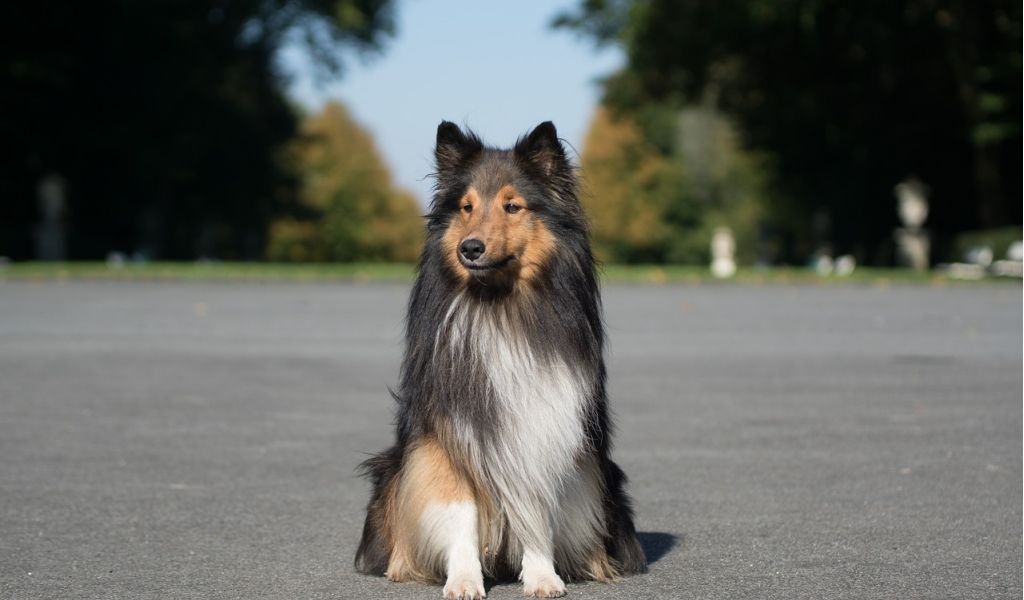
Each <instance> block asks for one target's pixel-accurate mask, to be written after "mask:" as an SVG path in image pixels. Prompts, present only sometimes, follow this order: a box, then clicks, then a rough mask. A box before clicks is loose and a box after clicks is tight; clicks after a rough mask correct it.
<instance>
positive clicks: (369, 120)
mask: <svg viewBox="0 0 1024 600" xmlns="http://www.w3.org/2000/svg"><path fill="white" fill-rule="evenodd" d="M573 6H575V2H543V1H540V0H527V1H521V2H469V1H434V2H430V1H427V0H405V1H399V3H398V32H397V35H396V36H395V37H394V38H392V39H391V40H390V41H389V42H388V43H387V45H386V47H385V50H384V53H383V54H382V55H380V56H376V57H374V58H372V59H370V60H369V61H365V62H360V61H359V60H348V61H347V67H348V68H347V70H346V72H345V75H344V76H343V77H342V78H341V79H340V80H338V81H336V82H330V83H327V84H324V83H322V82H317V81H316V80H315V79H314V77H315V72H314V71H313V70H312V69H310V68H309V67H308V64H307V63H306V61H305V59H304V58H303V57H302V56H301V54H300V53H298V52H296V51H294V50H286V52H285V55H284V62H285V65H286V67H287V68H288V69H289V70H291V71H292V72H293V73H294V80H293V82H292V84H291V86H290V93H291V95H292V97H293V98H294V99H295V100H297V101H298V102H299V103H300V104H302V105H303V106H306V107H307V108H310V109H314V110H315V109H317V108H319V107H320V106H321V105H322V104H323V103H324V102H326V101H328V100H332V99H340V100H341V101H343V102H344V103H345V104H346V105H347V106H348V107H349V109H350V110H351V111H352V112H353V114H354V115H355V117H356V119H357V120H358V121H359V122H360V123H361V124H362V125H363V126H364V127H366V128H368V129H369V130H370V131H371V132H372V133H373V135H374V137H375V138H376V141H377V144H378V147H379V148H380V150H381V152H382V153H383V154H384V156H385V159H386V160H387V162H388V165H389V166H390V167H391V170H392V173H393V174H394V177H395V180H396V182H397V183H398V185H399V186H401V187H403V188H406V189H408V190H410V191H412V192H413V193H415V194H416V195H417V197H418V198H419V199H420V201H421V202H426V201H427V199H428V198H429V194H430V186H431V182H430V180H429V179H427V178H425V176H426V175H427V174H428V173H430V171H431V170H432V152H433V144H434V135H435V132H436V130H437V124H438V123H440V122H441V120H442V119H447V120H450V121H454V122H456V123H459V124H460V125H463V124H465V125H469V126H470V127H471V128H472V129H473V130H474V131H476V132H477V133H478V134H479V135H480V136H481V137H482V138H483V139H484V141H485V142H488V143H490V144H492V145H495V146H508V145H510V144H511V143H512V142H513V141H515V139H516V137H518V136H519V135H521V134H523V133H525V132H527V131H528V130H529V129H530V128H531V127H533V126H535V125H536V124H538V123H540V122H542V121H546V120H551V121H554V123H555V125H556V127H557V128H558V131H559V135H560V136H561V137H562V138H564V139H565V140H567V141H568V142H569V143H571V144H572V145H573V146H575V147H576V149H577V150H579V151H581V152H582V141H583V137H584V136H585V134H586V128H587V124H588V123H589V121H590V118H591V116H592V114H593V110H594V107H595V105H596V102H597V99H598V97H599V89H598V86H597V84H596V80H597V79H598V78H599V77H601V76H604V75H607V74H609V73H611V72H612V71H613V70H615V68H617V67H618V65H620V64H621V63H622V55H621V52H619V51H618V50H617V49H604V50H601V51H598V50H596V49H594V48H593V46H592V45H591V44H590V43H589V42H588V41H586V40H582V39H578V38H577V37H576V36H575V35H574V34H572V33H571V32H567V31H562V30H559V31H554V30H552V29H551V28H550V27H549V23H550V22H551V19H552V17H553V16H554V15H555V14H557V13H559V12H561V11H563V10H565V9H568V8H571V7H573ZM570 152H571V150H570Z"/></svg>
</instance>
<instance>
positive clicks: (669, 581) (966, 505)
mask: <svg viewBox="0 0 1024 600" xmlns="http://www.w3.org/2000/svg"><path fill="white" fill-rule="evenodd" d="M407 292H408V287H407V286H405V285H400V284H358V283H348V284H338V283H313V284H285V283H281V284H276V283H237V284H227V283H142V282H139V283H132V282H125V283H102V282H96V283H90V282H65V283H59V282H54V283H31V282H0V598H5V599H7V598H9V599H17V600H22V599H29V598H33V599H34V598H62V599H63V598H130V599H136V598H138V599H146V598H160V599H169V598H239V599H241V598H245V599H252V598H287V599H290V598H296V599H301V598H403V599H405V598H408V599H413V598H417V599H418V598H440V597H441V590H440V588H437V587H431V586H426V585H420V584H393V583H389V582H386V581H385V580H383V579H380V578H374V577H367V576H363V575H359V574H357V573H355V571H354V570H353V568H352V559H353V554H354V551H355V547H356V543H357V541H358V536H359V532H360V528H361V526H362V519H363V510H364V506H365V503H366V500H367V498H368V486H367V484H366V483H365V482H364V481H362V480H361V479H359V478H358V477H357V476H356V475H355V473H354V469H355V467H356V465H357V464H358V463H359V462H360V461H361V460H362V459H363V458H364V457H365V453H367V452H372V451H376V450H379V449H381V448H383V447H384V446H386V445H387V444H388V443H389V442H390V440H391V435H392V433H391V416H392V401H391V400H390V398H389V396H388V394H387V389H386V388H387V386H388V385H393V384H394V382H395V380H396V377H397V369H398V361H399V358H400V354H401V349H402V346H401V332H402V324H401V320H402V317H403V311H404V304H405V300H406V294H407ZM605 307H606V316H607V325H608V333H609V340H610V351H609V354H608V366H609V376H610V395H611V398H612V406H613V409H614V412H615V413H616V415H617V425H618V434H617V438H616V446H615V451H614V456H615V458H616V459H617V460H618V461H619V463H620V464H621V465H622V467H623V468H624V469H625V471H626V472H627V474H628V475H629V476H630V478H631V485H630V489H631V491H632V494H633V496H634V498H635V500H636V509H637V526H638V529H639V530H640V531H641V532H642V533H641V537H642V541H643V544H644V546H645V548H646V550H647V552H648V554H649V557H650V560H651V571H650V573H648V574H646V575H642V576H638V577H632V578H629V579H626V580H624V581H623V582H622V583H619V584H616V585H602V584H593V583H591V584H573V585H570V586H569V594H570V598H648V597H658V598H695V599H702V598H722V599H741V598H780V599H793V598H851V599H858V600H861V599H871V598H887V599H888V598H957V599H965V598H986V599H989V598H1020V597H1021V568H1022V558H1021V548H1022V525H1021V524H1022V515H1021V506H1022V483H1021V473H1022V464H1021V457H1022V442H1021V440H1022V433H1021V423H1022V415H1021V409H1022V377H1021V375H1022V349H1021V347H1022V320H1021V314H1022V295H1021V287H1020V286H1019V285H1013V284H1004V285H984V284H977V285H954V286H948V287H932V286H899V285H894V286H890V287H874V286H774V285H768V286H761V287H758V286H746V285H731V284H726V285H703V286H668V285H667V286H635V287H630V286H620V285H611V286H608V287H606V289H605ZM488 594H489V597H490V598H517V597H519V596H520V594H521V588H520V587H519V586H518V585H517V584H515V583H511V582H509V583H499V584H496V585H493V586H491V587H490V588H489V591H488Z"/></svg>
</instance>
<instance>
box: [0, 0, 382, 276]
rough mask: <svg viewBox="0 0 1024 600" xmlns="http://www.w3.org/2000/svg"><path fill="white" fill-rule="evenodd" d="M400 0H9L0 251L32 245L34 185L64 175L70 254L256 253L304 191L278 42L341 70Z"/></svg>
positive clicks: (375, 38)
mask: <svg viewBox="0 0 1024 600" xmlns="http://www.w3.org/2000/svg"><path fill="white" fill-rule="evenodd" d="M391 10H392V6H391V2H390V1H389V0H333V1H327V0H320V1H317V0H242V1H240V2H224V1H215V2H200V1H198V0H174V1H171V0H156V1H152V2H130V1H127V0H99V1H97V2H88V3H84V2H56V3H54V2H46V3H39V2H35V3H33V2H8V3H4V4H3V8H0V44H2V45H3V53H2V59H0V66H2V68H0V110H2V112H3V114H4V119H3V121H2V124H0V137H2V138H3V140H4V143H3V145H2V150H0V153H2V154H0V195H2V196H3V198H4V200H3V202H0V254H5V255H8V256H12V257H15V258H27V257H30V256H31V255H32V234H31V231H32V226H33V224H34V223H35V222H37V220H38V218H39V215H38V214H37V207H36V200H35V186H36V184H37V182H38V181H39V179H40V178H41V177H42V176H43V175H45V174H46V173H49V172H56V173H58V174H60V175H61V176H62V177H63V178H64V179H65V180H66V181H67V182H68V190H69V197H68V204H69V206H68V209H67V219H68V223H67V228H68V233H69V238H70V239H69V251H70V254H71V256H72V257H74V258H98V257H102V256H104V255H105V254H106V253H107V252H109V251H111V250H119V251H125V252H133V251H137V252H141V253H143V254H145V255H148V256H150V257H153V258H165V259H166V258H171V259H184V258H194V257H196V256H215V257H223V258H255V257H259V256H261V255H262V253H263V251H264V245H265V238H266V228H267V224H268V222H269V220H270V219H271V217H272V216H273V215H275V214H279V213H281V212H284V211H287V210H289V209H290V208H291V207H293V206H294V204H295V202H296V201H297V190H298V182H297V180H296V179H295V177H294V176H293V175H292V174H290V173H289V172H288V171H287V169H286V168H284V166H283V165H282V164H281V162H280V160H279V155H280V153H281V150H282V148H283V147H284V146H285V145H286V144H287V143H288V141H289V140H291V138H292V137H293V135H294V133H295V129H296V118H295V115H294V112H293V110H292V108H291V107H290V106H289V104H288V102H287V101H286V99H285V97H284V95H283V92H282V83H283V82H284V78H285V74H284V73H282V72H281V71H280V69H279V68H278V67H277V65H276V55H277V51H278V50H279V49H280V48H281V47H282V46H283V45H284V44H285V43H289V42H291V41H295V42H296V43H304V44H305V45H306V47H307V48H309V49H310V50H311V52H312V53H313V55H314V57H318V58H319V59H320V60H321V62H322V64H323V68H324V69H325V70H326V71H327V72H330V73H337V72H339V69H340V64H341V63H340V62H339V59H338V58H337V57H338V56H339V53H340V52H342V51H348V50H351V51H357V52H365V51H372V50H375V49H377V48H379V46H380V44H381V41H382V39H383V37H384V36H385V35H387V34H388V33H389V32H390V31H391V30H392V19H391Z"/></svg>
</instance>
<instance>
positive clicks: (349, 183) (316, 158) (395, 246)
mask: <svg viewBox="0 0 1024 600" xmlns="http://www.w3.org/2000/svg"><path fill="white" fill-rule="evenodd" d="M290 157H291V163H292V167H293V170H294V172H295V173H296V174H297V175H298V177H299V179H300V182H301V187H300V209H299V210H298V211H297V213H298V214H297V215H296V216H293V217H289V218H285V219H280V220H278V221H276V222H275V223H274V224H273V226H272V228H271V238H270V243H269V246H268V249H267V256H268V258H270V259H272V260H298V261H309V260H315V261H323V260H341V261H353V260H371V261H372V260H388V261H403V262H411V261H413V260H415V258H416V256H417V255H418V253H419V249H420V245H421V236H422V233H421V231H422V228H423V226H422V220H421V219H420V212H421V210H420V207H419V205H418V204H417V203H416V200H415V199H414V198H413V196H412V195H411V194H409V193H408V192H405V191H402V190H398V189H396V188H395V186H394V185H393V183H392V181H391V175H390V173H389V172H388V169H387V167H386V166H385V164H384V161H383V159H382V158H381V156H380V153H379V152H378V151H377V148H376V146H375V145H374V143H373V139H372V138H371V136H370V134H369V133H367V131H366V130H365V129H363V128H362V127H360V126H359V125H358V124H357V123H356V122H355V121H354V120H353V119H352V117H351V115H349V113H348V111H347V110H345V107H343V106H342V105H341V104H337V103H330V104H327V105H326V106H325V107H324V109H323V111H321V112H320V113H319V114H317V115H314V116H311V117H309V118H307V119H306V120H305V121H304V122H303V124H302V127H301V134H300V136H299V138H298V139H297V140H296V141H295V142H294V143H293V145H292V147H291V149H290Z"/></svg>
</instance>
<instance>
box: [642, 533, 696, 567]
mask: <svg viewBox="0 0 1024 600" xmlns="http://www.w3.org/2000/svg"><path fill="white" fill-rule="evenodd" d="M636 537H637V538H638V539H639V540H640V547H641V548H643V549H644V555H645V556H646V557H647V564H651V565H653V564H654V563H656V562H658V561H659V560H661V558H662V557H663V556H665V555H666V554H668V553H669V552H671V551H672V548H675V547H676V545H677V544H679V543H681V542H682V541H683V539H684V538H685V537H686V536H685V535H675V534H672V533H665V532H663V531H638V532H637V534H636Z"/></svg>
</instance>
